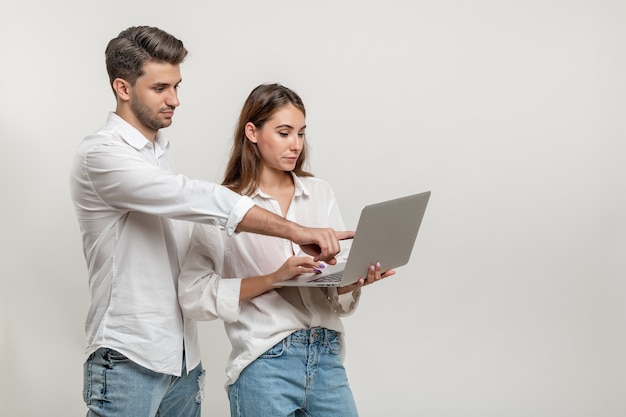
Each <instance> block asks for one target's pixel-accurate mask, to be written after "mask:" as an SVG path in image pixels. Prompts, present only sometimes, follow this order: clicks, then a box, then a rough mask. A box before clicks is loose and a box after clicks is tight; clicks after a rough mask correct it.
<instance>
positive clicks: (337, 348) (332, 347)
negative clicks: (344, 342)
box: [328, 337, 341, 355]
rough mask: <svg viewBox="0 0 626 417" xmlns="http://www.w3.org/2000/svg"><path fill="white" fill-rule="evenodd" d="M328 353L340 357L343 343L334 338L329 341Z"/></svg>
mask: <svg viewBox="0 0 626 417" xmlns="http://www.w3.org/2000/svg"><path fill="white" fill-rule="evenodd" d="M328 352H329V353H332V354H333V355H339V353H340V352H341V342H340V341H339V338H338V337H333V338H332V339H330V340H329V341H328Z"/></svg>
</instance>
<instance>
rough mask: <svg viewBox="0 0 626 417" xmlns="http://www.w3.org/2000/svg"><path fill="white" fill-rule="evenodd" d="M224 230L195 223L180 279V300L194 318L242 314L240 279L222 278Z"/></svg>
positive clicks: (229, 317)
mask: <svg viewBox="0 0 626 417" xmlns="http://www.w3.org/2000/svg"><path fill="white" fill-rule="evenodd" d="M221 237H222V233H221V232H220V230H219V229H218V228H217V227H215V226H211V225H202V224H196V225H194V229H193V233H192V240H191V246H190V248H189V253H188V254H187V257H186V258H185V262H184V263H183V266H182V269H181V273H180V275H179V278H178V301H179V303H180V306H181V309H182V310H183V313H184V314H185V315H186V316H188V317H191V318H192V319H194V320H202V321H206V320H215V319H221V320H224V321H225V322H227V323H231V322H234V321H237V319H238V317H239V293H240V288H241V279H240V278H228V279H225V278H222V277H221V276H220V275H219V274H218V273H217V272H215V271H219V270H222V265H223V259H224V249H223V245H222V238H221Z"/></svg>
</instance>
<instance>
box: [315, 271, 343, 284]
mask: <svg viewBox="0 0 626 417" xmlns="http://www.w3.org/2000/svg"><path fill="white" fill-rule="evenodd" d="M342 276H343V271H339V272H335V273H333V274H330V275H325V276H323V277H319V278H315V279H312V280H311V281H309V282H337V281H341V277H342Z"/></svg>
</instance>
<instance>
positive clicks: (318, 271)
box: [313, 268, 322, 274]
mask: <svg viewBox="0 0 626 417" xmlns="http://www.w3.org/2000/svg"><path fill="white" fill-rule="evenodd" d="M313 272H315V273H316V274H321V273H322V270H321V269H317V268H313Z"/></svg>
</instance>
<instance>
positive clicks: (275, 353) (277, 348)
mask: <svg viewBox="0 0 626 417" xmlns="http://www.w3.org/2000/svg"><path fill="white" fill-rule="evenodd" d="M285 350H286V346H285V341H284V340H281V341H280V342H278V343H276V344H275V345H274V346H272V347H271V348H269V349H268V350H266V351H265V352H264V353H263V354H262V355H261V356H259V357H260V358H264V359H267V358H278V357H280V356H282V355H283V353H285Z"/></svg>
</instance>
